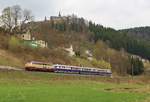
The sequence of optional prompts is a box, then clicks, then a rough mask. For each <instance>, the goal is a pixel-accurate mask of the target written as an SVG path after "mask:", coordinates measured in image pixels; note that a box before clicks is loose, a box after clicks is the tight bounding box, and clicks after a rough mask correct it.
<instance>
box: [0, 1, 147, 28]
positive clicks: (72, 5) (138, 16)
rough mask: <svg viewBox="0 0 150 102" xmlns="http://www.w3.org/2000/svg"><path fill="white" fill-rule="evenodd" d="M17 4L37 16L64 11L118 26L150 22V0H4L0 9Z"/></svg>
mask: <svg viewBox="0 0 150 102" xmlns="http://www.w3.org/2000/svg"><path fill="white" fill-rule="evenodd" d="M15 4H19V5H21V6H22V7H23V8H28V9H30V10H32V12H33V14H34V16H35V18H36V19H44V17H45V16H52V15H57V14H58V12H59V11H61V12H62V14H64V15H67V14H72V13H74V14H77V15H78V16H79V17H84V18H86V19H88V20H92V21H95V22H96V23H99V24H102V25H104V26H108V27H113V28H115V29H122V28H130V27H137V26H150V0H0V11H1V10H2V9H3V8H4V7H6V6H11V5H15Z"/></svg>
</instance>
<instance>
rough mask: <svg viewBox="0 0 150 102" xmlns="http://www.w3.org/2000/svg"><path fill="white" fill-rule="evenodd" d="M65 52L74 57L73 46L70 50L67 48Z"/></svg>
mask: <svg viewBox="0 0 150 102" xmlns="http://www.w3.org/2000/svg"><path fill="white" fill-rule="evenodd" d="M65 50H66V51H67V52H68V53H69V56H74V55H75V52H74V51H73V46H72V45H71V46H70V48H65Z"/></svg>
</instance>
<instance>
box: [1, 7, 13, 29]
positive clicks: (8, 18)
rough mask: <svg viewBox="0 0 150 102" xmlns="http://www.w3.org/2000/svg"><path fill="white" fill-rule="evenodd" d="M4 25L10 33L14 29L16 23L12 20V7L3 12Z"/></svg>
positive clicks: (2, 20)
mask: <svg viewBox="0 0 150 102" xmlns="http://www.w3.org/2000/svg"><path fill="white" fill-rule="evenodd" d="M0 18H1V22H2V25H3V26H4V27H5V29H8V30H9V31H10V32H11V31H12V29H13V26H14V22H13V18H12V12H11V7H7V8H5V9H4V10H3V11H2V15H1V16H0Z"/></svg>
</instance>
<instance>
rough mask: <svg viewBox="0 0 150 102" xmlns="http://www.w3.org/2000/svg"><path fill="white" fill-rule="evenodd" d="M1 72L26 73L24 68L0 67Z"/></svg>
mask: <svg viewBox="0 0 150 102" xmlns="http://www.w3.org/2000/svg"><path fill="white" fill-rule="evenodd" d="M0 70H8V71H24V69H23V68H16V67H11V66H0Z"/></svg>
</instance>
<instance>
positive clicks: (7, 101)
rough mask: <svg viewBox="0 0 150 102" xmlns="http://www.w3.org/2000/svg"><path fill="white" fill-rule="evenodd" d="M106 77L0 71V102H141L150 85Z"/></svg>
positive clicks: (149, 90) (149, 94)
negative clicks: (115, 81)
mask: <svg viewBox="0 0 150 102" xmlns="http://www.w3.org/2000/svg"><path fill="white" fill-rule="evenodd" d="M104 80H110V79H109V78H100V77H89V76H68V75H62V74H49V73H33V72H17V71H10V72H8V71H0V102H144V101H145V100H146V99H147V98H148V97H149V96H150V93H149V92H150V85H147V84H127V83H122V84H117V83H110V82H109V81H108V82H104Z"/></svg>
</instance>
